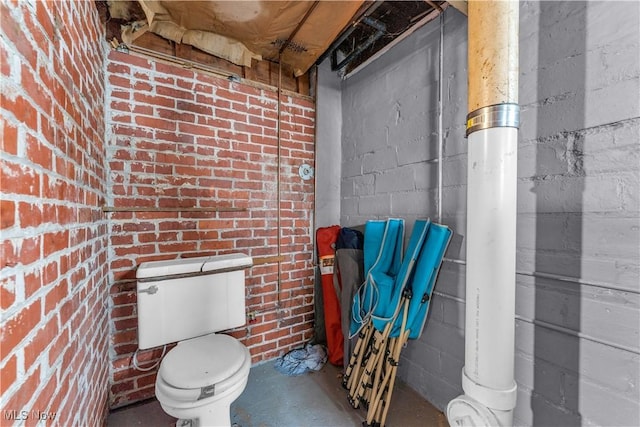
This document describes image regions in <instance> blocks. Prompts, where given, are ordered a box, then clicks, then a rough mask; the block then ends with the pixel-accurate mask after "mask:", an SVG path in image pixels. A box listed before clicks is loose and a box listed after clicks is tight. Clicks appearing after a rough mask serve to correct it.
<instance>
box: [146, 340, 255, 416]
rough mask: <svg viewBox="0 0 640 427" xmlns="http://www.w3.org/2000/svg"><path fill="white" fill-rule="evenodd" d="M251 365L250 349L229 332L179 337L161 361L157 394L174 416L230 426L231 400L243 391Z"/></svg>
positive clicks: (163, 406) (163, 405)
mask: <svg viewBox="0 0 640 427" xmlns="http://www.w3.org/2000/svg"><path fill="white" fill-rule="evenodd" d="M250 367H251V354H250V353H249V350H248V349H247V348H246V347H245V346H244V345H242V343H240V342H239V341H238V340H236V339H235V338H233V337H230V336H228V335H222V334H210V335H205V336H202V337H198V338H193V339H190V340H187V341H182V342H180V343H179V344H178V345H177V346H176V347H175V348H173V349H172V350H171V351H169V353H167V355H166V356H165V357H164V359H163V360H162V363H161V364H160V369H159V371H158V376H157V378H156V398H157V399H158V401H159V402H160V405H161V406H162V409H163V410H164V411H165V412H166V413H167V414H169V415H171V416H173V417H176V418H179V419H191V420H196V422H197V425H198V426H229V425H231V419H230V416H229V414H230V406H231V403H232V402H233V401H234V400H236V399H237V398H238V396H240V394H242V392H243V391H244V389H245V386H246V385H247V379H248V378H249V369H250ZM176 425H180V422H178V423H177V424H176ZM192 425H193V424H192Z"/></svg>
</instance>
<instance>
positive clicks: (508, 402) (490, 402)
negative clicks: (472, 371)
mask: <svg viewBox="0 0 640 427" xmlns="http://www.w3.org/2000/svg"><path fill="white" fill-rule="evenodd" d="M462 390H464V393H465V394H466V395H467V396H473V398H474V399H475V400H477V401H478V402H480V403H481V404H482V405H485V406H486V407H487V408H490V409H497V410H499V411H510V410H512V409H513V408H515V407H516V398H517V395H518V385H517V384H516V382H515V381H513V385H512V386H511V387H510V388H509V389H505V390H498V389H494V388H490V387H487V386H485V385H482V384H479V383H477V382H476V381H474V380H472V379H471V378H469V376H468V375H467V373H466V372H465V370H464V368H462Z"/></svg>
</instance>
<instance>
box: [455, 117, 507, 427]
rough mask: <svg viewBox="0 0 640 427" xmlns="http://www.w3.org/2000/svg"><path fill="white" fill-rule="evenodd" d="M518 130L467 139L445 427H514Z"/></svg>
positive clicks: (484, 132) (497, 130) (481, 132)
mask: <svg viewBox="0 0 640 427" xmlns="http://www.w3.org/2000/svg"><path fill="white" fill-rule="evenodd" d="M517 142H518V130H517V129H516V128H512V127H495V128H490V129H482V130H479V131H476V132H474V133H472V134H470V135H469V145H468V147H469V151H468V171H467V174H468V177H467V182H468V188H467V212H468V214H467V235H466V239H467V255H468V260H467V273H466V274H467V292H466V309H465V310H466V311H465V316H466V317H465V366H464V368H463V371H462V388H463V390H464V392H465V395H466V396H465V398H464V399H461V398H458V399H456V400H454V401H452V402H451V403H450V404H449V407H448V411H447V412H448V413H447V415H448V418H449V422H450V423H451V425H455V426H472V425H475V426H478V425H499V426H511V425H513V408H514V407H515V403H516V383H515V381H514V348H515V342H514V337H515V330H514V329H515V254H516V209H517V206H516V193H517V187H516V186H517V161H518V143H517Z"/></svg>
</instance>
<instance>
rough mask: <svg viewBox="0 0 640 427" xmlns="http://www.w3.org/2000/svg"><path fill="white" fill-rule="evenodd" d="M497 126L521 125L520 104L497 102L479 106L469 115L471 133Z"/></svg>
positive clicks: (468, 129) (510, 126) (467, 134)
mask: <svg viewBox="0 0 640 427" xmlns="http://www.w3.org/2000/svg"><path fill="white" fill-rule="evenodd" d="M496 127H509V128H516V129H518V128H519V127H520V106H519V105H518V104H511V103H508V104H496V105H488V106H486V107H482V108H478V109H477V110H475V111H472V112H471V113H469V114H468V115H467V133H466V136H469V134H471V133H473V132H476V131H479V130H482V129H489V128H496Z"/></svg>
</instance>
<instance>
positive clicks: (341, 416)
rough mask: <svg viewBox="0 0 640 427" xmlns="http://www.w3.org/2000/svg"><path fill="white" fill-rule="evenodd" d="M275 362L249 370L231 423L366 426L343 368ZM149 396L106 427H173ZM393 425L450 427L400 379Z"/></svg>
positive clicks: (255, 426)
mask: <svg viewBox="0 0 640 427" xmlns="http://www.w3.org/2000/svg"><path fill="white" fill-rule="evenodd" d="M273 364H274V362H273V361H272V362H267V363H263V364H261V365H258V366H254V367H252V368H251V372H250V374H249V382H248V384H247V388H246V389H245V391H244V393H242V395H241V396H240V397H239V398H238V399H237V400H236V401H235V402H234V403H233V404H232V405H231V422H232V423H233V424H234V425H237V426H238V427H276V426H282V427H289V426H291V427H353V426H362V421H363V420H364V419H365V417H366V411H365V410H364V409H353V408H352V407H351V406H350V405H349V403H348V402H347V392H346V390H344V389H343V388H342V386H341V385H340V381H341V376H340V374H341V371H342V370H341V369H340V368H337V367H335V366H332V365H330V364H326V365H325V366H324V367H323V368H322V370H320V371H318V372H313V373H308V374H304V375H301V376H297V377H288V376H285V375H282V374H280V373H279V372H277V371H276V370H275V369H274V367H273ZM175 422H176V420H175V418H172V417H170V416H168V415H166V414H165V413H164V412H163V411H162V408H161V407H160V404H159V403H158V402H157V401H155V400H151V401H148V402H144V403H142V404H135V405H131V406H128V407H124V408H120V409H117V410H115V411H113V412H111V414H110V415H109V418H108V420H107V427H130V426H153V427H155V426H167V427H168V426H172V425H175ZM386 425H387V426H389V427H395V426H397V427H413V426H416V427H417V426H421V427H423V426H424V427H431V426H433V427H447V426H448V423H447V421H446V418H445V416H444V414H442V413H441V412H440V411H438V410H437V409H436V408H435V407H433V406H432V405H430V404H429V403H428V402H427V401H425V400H424V399H423V398H421V397H420V396H419V395H418V394H417V393H415V392H414V391H413V390H412V389H410V388H409V387H407V386H406V385H405V384H403V383H402V382H399V381H397V382H396V387H395V389H394V391H393V397H392V400H391V406H390V408H389V414H388V416H387V423H386Z"/></svg>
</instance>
